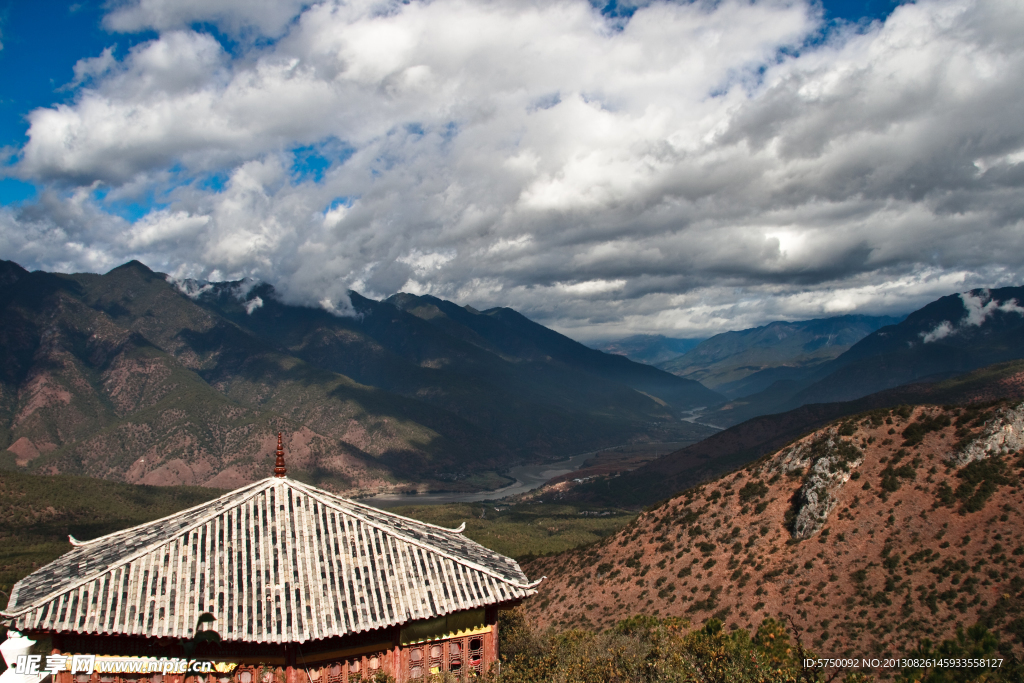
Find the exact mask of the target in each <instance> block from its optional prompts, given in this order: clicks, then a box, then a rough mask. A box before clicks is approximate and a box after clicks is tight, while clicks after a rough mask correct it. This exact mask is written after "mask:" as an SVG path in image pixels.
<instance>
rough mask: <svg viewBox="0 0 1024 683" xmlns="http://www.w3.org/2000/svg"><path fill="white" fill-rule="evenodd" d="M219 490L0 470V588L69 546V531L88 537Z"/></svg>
mask: <svg viewBox="0 0 1024 683" xmlns="http://www.w3.org/2000/svg"><path fill="white" fill-rule="evenodd" d="M224 493H225V491H221V490H218V489H206V488H200V487H197V486H138V485H134V484H124V483H120V482H114V481H104V480H102V479H89V478H87V477H72V476H36V475H31V474H23V473H19V472H0V590H2V591H4V592H5V593H10V591H11V587H12V586H13V585H14V583H15V582H17V581H18V580H20V579H22V578H24V577H25V576H28V575H29V574H31V573H32V572H33V571H35V570H36V569H38V568H39V567H41V566H43V565H44V564H47V563H48V562H52V561H53V560H55V559H57V558H58V557H60V556H61V555H63V554H64V553H66V552H68V551H69V550H71V545H70V543H68V534H71V535H72V536H74V537H75V538H77V539H79V540H83V541H85V540H91V539H93V538H98V537H100V536H105V535H106V534H109V533H113V532H115V531H120V530H121V529H126V528H128V527H132V526H136V525H139V524H143V523H145V522H150V521H152V520H154V519H160V518H161V517H166V516H167V515H170V514H173V513H175V512H178V511H180V510H184V509H186V508H190V507H192V506H194V505H199V504H200V503H205V502H206V501H208V500H212V499H214V498H216V497H217V496H220V495H222V494H224ZM5 604H6V601H5Z"/></svg>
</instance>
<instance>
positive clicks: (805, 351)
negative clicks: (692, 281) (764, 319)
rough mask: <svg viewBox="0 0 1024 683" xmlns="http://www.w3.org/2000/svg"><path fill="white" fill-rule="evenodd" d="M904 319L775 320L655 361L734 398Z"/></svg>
mask: <svg viewBox="0 0 1024 683" xmlns="http://www.w3.org/2000/svg"><path fill="white" fill-rule="evenodd" d="M901 320H902V318H896V317H891V316H867V315H843V316H836V317H832V318H821V319H815V320H803V321H798V322H782V321H776V322H773V323H769V324H767V325H763V326H761V327H755V328H751V329H747V330H737V331H735V332H723V333H722V334H716V335H715V336H713V337H711V338H710V339H706V340H704V341H702V342H701V343H700V344H698V345H697V346H695V347H694V348H693V349H692V350H688V351H687V352H686V353H684V354H683V355H680V356H677V357H675V358H672V359H669V360H665V361H662V362H660V363H655V365H656V366H657V367H659V368H661V369H662V370H666V371H668V372H671V373H673V374H676V375H679V376H680V377H687V378H689V379H695V380H697V381H699V382H701V383H702V384H704V385H705V386H707V387H710V388H712V389H714V390H715V391H718V392H721V393H723V394H725V395H726V396H728V397H730V398H735V397H737V396H746V395H749V394H754V393H757V392H759V391H763V390H764V389H767V388H768V387H769V386H770V385H771V384H773V383H774V382H775V381H777V380H781V379H788V378H792V377H800V376H803V375H804V374H805V373H806V371H807V370H808V369H810V368H813V367H815V366H818V365H821V364H822V363H825V362H827V361H830V360H832V359H834V358H837V357H838V356H840V355H842V354H843V353H844V352H845V351H847V350H849V349H850V347H852V346H853V345H854V344H856V343H857V342H859V341H860V340H861V339H863V338H864V337H866V336H867V335H869V334H871V333H872V332H874V331H875V330H877V329H879V328H880V327H885V326H886V325H895V324H897V323H899V322H900V321H901Z"/></svg>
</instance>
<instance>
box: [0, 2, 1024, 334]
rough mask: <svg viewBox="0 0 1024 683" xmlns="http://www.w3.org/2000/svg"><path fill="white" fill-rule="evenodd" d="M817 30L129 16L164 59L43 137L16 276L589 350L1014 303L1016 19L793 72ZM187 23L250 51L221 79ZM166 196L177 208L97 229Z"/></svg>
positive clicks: (137, 59)
mask: <svg viewBox="0 0 1024 683" xmlns="http://www.w3.org/2000/svg"><path fill="white" fill-rule="evenodd" d="M307 5H308V6H307ZM818 11H819V10H818V9H816V8H815V6H813V5H810V4H805V3H802V2H798V1H783V0H765V1H763V2H755V3H749V2H741V1H739V0H723V2H719V3H713V4H710V3H685V4H682V3H678V4H677V3H668V2H650V3H643V4H641V5H640V6H639V7H638V9H637V10H636V12H635V13H634V14H633V16H632V17H631V18H630V19H628V20H625V19H614V20H612V19H607V18H605V17H602V16H601V15H600V14H599V13H598V12H597V11H596V10H595V9H594V8H593V7H592V6H591V5H590V4H588V3H586V2H583V1H575V0H562V1H560V2H551V3H535V2H528V1H526V0H523V1H521V2H506V3H492V2H484V1H482V0H435V1H433V2H412V3H409V4H400V3H378V2H370V1H369V0H367V1H365V2H360V1H354V2H349V3H344V4H343V3H339V2H330V1H325V2H321V3H317V4H304V3H300V2H294V3H286V2H285V3H261V2H247V3H242V2H234V1H229V0H204V2H202V3H200V2H192V0H182V1H180V2H169V1H164V0H136V1H134V2H127V3H122V4H119V5H117V6H116V7H115V8H114V9H113V10H112V11H111V12H110V13H109V14H108V15H107V18H106V20H105V25H106V26H107V27H108V28H110V29H111V30H118V31H137V30H142V29H146V28H153V29H156V30H158V31H160V34H159V37H158V38H157V39H155V40H152V41H148V42H144V43H142V44H140V45H138V46H136V47H135V48H133V49H132V50H131V51H130V53H129V54H128V55H127V56H126V57H125V58H124V59H123V60H121V61H116V60H115V61H114V62H113V63H111V60H112V57H111V58H110V59H106V58H104V57H103V56H101V57H99V58H93V59H92V60H83V61H82V62H80V64H79V67H78V69H77V70H76V82H78V83H79V84H80V85H79V86H78V90H77V93H76V96H75V99H74V101H73V102H71V103H70V104H67V105H60V106H55V107H52V108H45V109H39V110H36V111H35V112H33V113H32V114H31V116H30V124H31V125H30V129H29V141H28V143H27V144H26V145H25V146H24V148H23V149H22V150H21V158H20V161H19V163H18V166H17V169H16V170H17V172H18V173H19V174H20V175H21V176H22V177H23V178H27V179H30V180H32V181H33V182H37V183H49V184H50V186H51V187H52V188H53V189H52V190H51V191H49V194H47V195H46V196H47V199H45V200H43V201H41V202H40V203H39V205H38V206H35V207H30V209H31V210H29V209H24V210H22V211H21V213H15V212H12V211H10V210H8V211H7V213H5V214H2V218H0V245H4V246H9V247H10V249H6V250H5V253H6V254H9V255H10V257H11V258H15V259H16V260H18V259H20V260H22V261H24V262H26V263H27V264H28V265H32V266H36V267H42V266H44V265H52V264H55V263H61V264H63V265H64V266H66V267H71V268H82V269H98V268H100V266H99V265H98V264H107V263H109V264H111V265H116V264H117V263H118V262H120V261H121V260H126V258H128V257H136V258H140V259H141V260H143V261H144V262H146V263H149V264H150V265H152V266H153V267H157V268H163V269H165V270H167V271H168V272H171V273H172V274H174V275H175V276H176V277H195V278H200V279H214V278H213V277H212V275H213V274H215V273H216V274H217V275H218V276H221V277H225V278H231V279H237V278H241V277H246V276H249V277H255V278H260V279H262V280H264V281H267V282H272V283H274V284H275V285H276V286H277V287H278V288H279V290H280V291H281V293H282V295H283V296H284V297H285V298H286V299H287V300H289V301H301V302H305V303H309V304H312V305H322V304H321V302H323V301H326V302H328V304H329V306H328V305H324V307H325V308H328V310H331V307H333V308H334V309H335V310H342V311H344V310H346V306H347V305H348V304H347V301H348V300H347V297H346V295H345V292H346V290H347V288H348V287H356V288H358V289H359V290H361V291H363V292H364V293H366V294H368V295H371V296H386V295H389V294H392V293H393V292H394V291H397V290H398V289H401V288H405V289H407V290H411V291H416V292H423V293H428V292H429V293H431V294H435V295H437V296H443V297H450V298H454V299H457V300H459V301H460V302H462V303H472V304H473V305H474V306H476V307H478V308H481V307H486V306H489V305H510V306H514V307H516V308H518V309H520V310H522V311H523V312H524V313H526V314H528V315H531V316H533V317H535V318H537V319H539V320H541V321H542V322H545V323H547V324H552V325H555V326H557V327H559V328H560V329H563V330H565V331H568V332H571V333H572V334H575V335H577V336H595V335H598V334H601V335H604V336H610V335H612V334H615V333H617V332H619V331H621V332H623V333H629V332H633V331H646V332H660V333H665V334H676V335H679V336H686V335H690V334H697V333H711V332H715V331H719V330H720V329H723V328H727V327H737V326H743V325H756V324H761V323H763V322H766V321H767V320H770V319H773V318H786V319H794V318H806V317H814V316H822V315H834V314H839V313H846V312H851V311H863V312H874V313H890V312H905V311H906V310H909V309H911V308H913V307H916V306H919V305H921V304H923V303H925V302H927V301H928V300H930V299H934V298H936V297H937V296H940V295H944V294H948V293H949V292H951V291H958V290H963V289H967V288H970V287H978V286H998V285H1003V284H1010V283H1019V282H1020V279H1021V273H1022V270H1024V256H1022V254H1024V249H1022V247H1024V205H1022V204H1021V202H1020V196H1021V192H1020V190H1021V186H1022V185H1024V175H1022V174H1021V166H1020V164H1019V163H1018V161H1019V159H1018V156H1019V153H1020V150H1021V149H1024V121H1022V120H1021V118H1020V117H1019V116H1018V115H1017V113H1018V112H1019V111H1021V110H1022V109H1024V84H1022V82H1021V81H1020V78H1019V73H1021V71H1022V70H1024V44H1022V43H1021V41H1020V40H1019V35H1020V32H1021V30H1024V7H1022V6H1021V5H1020V3H1017V2H1012V1H1011V0H988V1H985V2H982V1H981V0H978V1H971V0H922V1H921V2H917V3H915V4H907V5H903V6H901V7H899V8H897V9H896V10H895V11H894V12H893V14H892V15H891V16H890V17H889V18H888V19H887V20H886V21H885V22H884V23H877V24H874V25H871V26H868V27H860V28H858V29H853V28H847V29H842V30H840V31H839V32H838V33H833V34H831V35H828V36H826V37H825V39H824V40H823V41H819V42H816V43H814V44H813V45H811V46H808V45H806V44H804V43H805V40H806V39H807V38H808V37H813V36H815V35H816V32H818V31H819V30H820V29H821V23H820V22H821V19H820V17H819V15H818V14H817V12H818ZM196 22H211V23H214V24H216V25H217V26H218V27H219V28H220V29H221V30H222V31H225V32H227V33H229V34H230V35H238V36H243V37H247V39H246V40H243V41H242V42H241V43H239V46H236V47H234V48H233V52H228V51H227V50H225V49H224V48H223V47H222V46H221V45H220V44H219V43H218V42H217V41H216V40H215V39H214V38H213V37H211V36H210V35H208V34H204V33H200V32H197V31H196V30H194V29H193V28H192V27H194V26H195V24H196ZM257 34H259V35H262V36H268V37H271V38H274V40H269V41H268V40H255V39H254V38H253V36H254V35H257ZM104 55H108V53H104ZM108 56H109V55H108ZM95 60H100V61H95ZM79 74H81V75H80V76H79ZM297 148H303V149H304V150H306V151H299V152H295V151H294V150H296V149H297ZM308 153H315V154H316V155H319V156H318V157H317V158H318V159H320V161H319V162H318V163H320V166H319V167H318V169H319V170H316V171H315V172H314V171H313V170H310V169H311V168H313V167H311V166H309V167H307V166H305V165H304V163H305V162H303V161H302V154H308ZM211 177H213V178H215V179H216V182H210V178H211ZM75 188H78V189H75ZM99 190H103V191H107V190H109V192H108V193H107V194H106V195H105V198H104V195H103V194H102V193H98V191H99ZM149 196H157V197H159V198H160V202H161V205H162V206H164V208H160V209H156V210H154V211H153V212H151V213H150V214H149V215H148V216H144V217H143V218H141V219H139V220H137V221H135V222H134V223H133V224H131V225H127V224H126V223H125V221H123V220H122V219H119V218H117V217H116V216H112V215H111V214H110V212H112V211H113V208H114V203H115V202H131V201H135V200H136V199H137V198H139V197H149ZM64 204H67V205H68V206H67V207H64ZM76 211H77V212H78V213H79V214H81V216H85V214H88V219H86V218H84V217H79V218H78V219H76V220H77V221H78V222H77V223H74V225H75V226H78V227H75V228H73V229H71V230H70V232H69V228H68V226H67V225H65V223H64V222H62V221H63V219H61V218H60V216H62V215H64V214H69V213H70V214H74V213H75V212H76ZM71 233H74V234H71ZM25 235H31V236H32V237H31V238H26V237H25ZM338 302H341V303H340V304H339V303H338Z"/></svg>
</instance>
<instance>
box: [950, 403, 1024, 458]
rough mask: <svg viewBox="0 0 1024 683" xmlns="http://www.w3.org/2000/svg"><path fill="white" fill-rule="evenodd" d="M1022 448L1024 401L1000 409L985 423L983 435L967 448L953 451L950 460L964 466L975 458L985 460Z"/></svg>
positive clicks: (1023, 438) (1023, 439)
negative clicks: (1015, 405) (1012, 406)
mask: <svg viewBox="0 0 1024 683" xmlns="http://www.w3.org/2000/svg"><path fill="white" fill-rule="evenodd" d="M1021 448H1024V403H1021V404H1019V405H1018V406H1017V407H1015V408H1003V409H1002V410H1000V411H999V413H998V414H997V416H996V417H995V418H993V419H992V420H989V421H988V422H987V423H986V424H985V426H984V428H983V430H982V435H981V436H979V437H978V438H977V439H975V440H974V441H972V442H971V443H969V444H968V445H967V447H966V448H964V449H962V450H961V451H959V452H956V453H953V454H952V456H951V457H950V460H951V461H952V462H953V464H955V465H956V466H958V467H962V466H963V465H966V464H968V463H970V462H974V461H975V460H984V459H985V458H988V457H991V456H993V455H1002V454H1004V453H1009V452H1011V451H1017V450H1020V449H1021Z"/></svg>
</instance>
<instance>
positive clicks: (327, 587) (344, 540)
mask: <svg viewBox="0 0 1024 683" xmlns="http://www.w3.org/2000/svg"><path fill="white" fill-rule="evenodd" d="M460 530H461V529H460ZM460 530H450V529H444V528H442V527H437V526H434V525H431V524H426V523H423V522H418V521H416V520H412V519H408V518H406V517H401V516H399V515H394V514H391V513H387V512H384V511H381V510H377V509H375V508H371V507H368V506H366V505H362V504H359V503H355V502H353V501H350V500H347V499H345V498H341V497H339V496H335V495H333V494H330V493H328V492H326V491H322V490H320V489H317V488H315V487H312V486H308V485H306V484H302V483H301V482H297V481H294V480H291V479H287V478H269V479H264V480H263V481H259V482H256V483H254V484H251V485H249V486H246V487H243V488H241V489H238V490H236V491H233V492H231V493H229V494H226V495H224V496H221V497H220V498H217V499H215V500H212V501H209V502H207V503H204V504H202V505H198V506H196V507H194V508H190V509H188V510H184V511H182V512H179V513H176V514H174V515H170V516H168V517H164V518H163V519H160V520H156V521H154V522H149V523H147V524H143V525H140V526H138V527H134V528H132V529H127V530H124V531H119V532H116V533H113V534H109V535H107V536H104V537H102V538H98V539H95V540H93V541H87V542H84V543H82V544H81V545H78V546H76V547H74V548H73V549H72V550H71V551H70V552H68V553H66V554H65V555H63V556H61V557H60V558H58V559H57V560H55V561H54V562H51V563H50V564H48V565H46V566H45V567H42V568H41V569H39V570H37V571H35V572H33V573H32V574H31V575H29V576H27V577H26V578H24V579H22V580H21V581H19V582H18V583H17V584H16V585H15V587H14V590H13V591H12V594H11V600H10V604H9V605H8V608H7V610H6V611H5V612H3V615H4V616H5V617H8V618H9V619H10V620H11V625H12V626H13V627H14V628H17V629H21V630H48V631H56V632H77V633H94V634H112V635H113V634H119V635H136V636H153V637H189V636H190V635H191V634H192V629H193V628H194V626H195V623H196V619H197V618H198V617H199V615H200V614H201V613H202V612H205V611H210V612H212V613H213V614H214V616H216V617H217V624H216V629H217V631H218V632H219V633H220V635H221V637H222V638H223V639H224V640H229V641H247V642H261V643H270V642H275V643H278V642H305V641H307V640H318V639H322V638H329V637H334V636H342V635H347V634H350V633H357V632H361V631H367V630H372V629H377V628H382V627H385V626H393V625H396V624H401V623H405V622H408V621H412V620H415V619H426V618H431V617H435V616H441V615H443V614H448V613H451V612H455V611H459V610H464V609H472V608H476V607H482V606H486V605H492V604H496V603H501V602H506V601H508V600H515V599H518V598H522V597H526V596H527V595H532V594H533V593H534V592H535V591H534V590H533V589H534V587H535V586H536V583H530V582H529V580H528V579H527V578H526V576H525V575H524V574H523V572H522V570H521V569H520V568H519V565H518V564H517V563H516V562H515V561H513V560H511V559H509V558H507V557H504V556H502V555H500V554H498V553H496V552H493V551H491V550H488V549H487V548H484V547H483V546H481V545H479V544H477V543H475V542H473V541H471V540H469V539H467V538H466V537H464V536H462V535H461V534H460V533H459V531H460Z"/></svg>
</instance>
